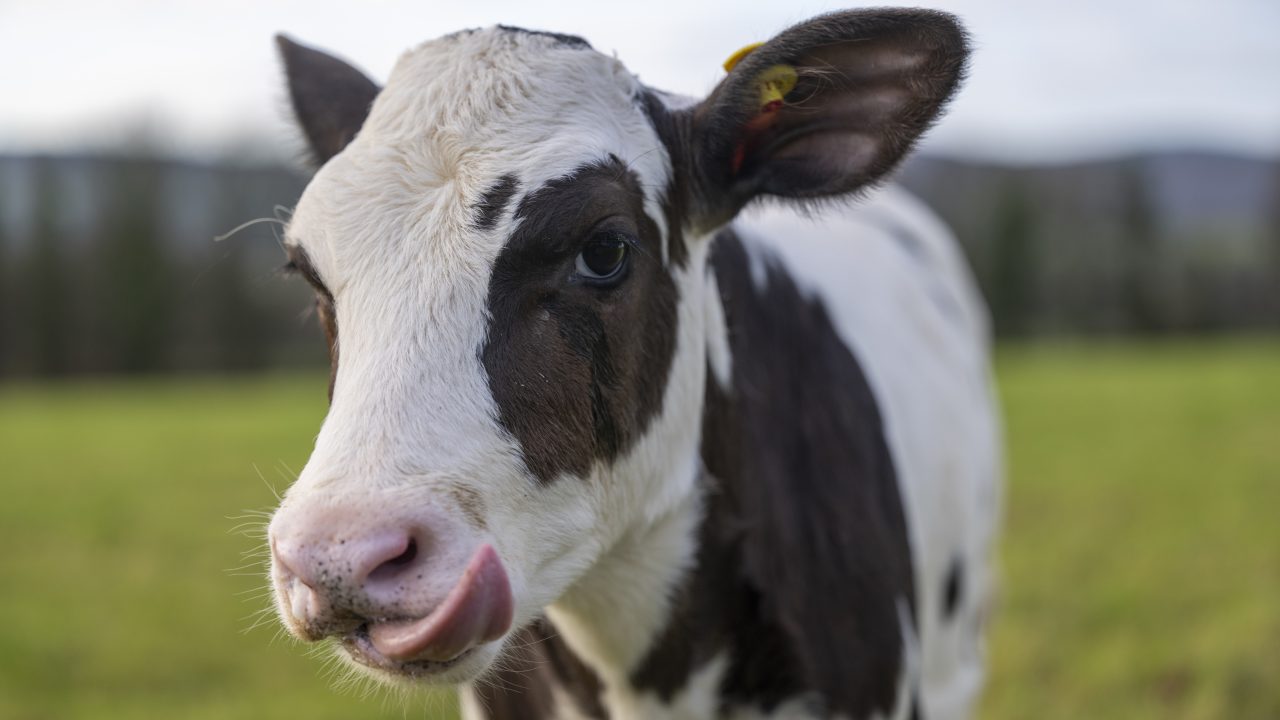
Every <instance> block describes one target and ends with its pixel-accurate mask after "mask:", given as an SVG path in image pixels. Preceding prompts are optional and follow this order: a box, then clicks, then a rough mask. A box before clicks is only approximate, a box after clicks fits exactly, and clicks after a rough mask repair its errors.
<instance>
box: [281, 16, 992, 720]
mask: <svg viewBox="0 0 1280 720" xmlns="http://www.w3.org/2000/svg"><path fill="white" fill-rule="evenodd" d="M280 46H281V50H282V52H283V56H284V61H285V66H286V69H287V74H288V77H289V84H290V92H291V98H292V101H293V105H294V109H295V111H296V114H297V116H298V119H299V121H300V124H301V127H302V129H303V131H304V133H305V135H306V136H307V138H308V140H309V141H310V144H311V146H312V148H313V150H314V152H315V154H316V156H317V159H318V161H319V162H320V163H321V167H320V169H319V171H318V172H317V173H316V175H315V177H314V179H312V180H311V183H310V184H309V185H308V187H307V189H306V191H305V192H304V193H303V195H302V198H301V199H300V200H299V202H298V206H297V209H296V211H295V212H294V214H293V217H292V220H291V221H290V223H289V225H288V229H287V232H286V242H285V245H286V249H287V252H288V255H289V258H290V267H291V268H293V269H295V270H296V271H297V272H298V273H300V274H301V275H302V276H303V277H305V278H306V280H307V281H309V282H310V283H311V284H312V285H313V286H314V287H315V290H316V293H317V296H318V301H317V302H318V306H319V316H320V318H321V320H322V322H323V325H324V329H325V331H326V334H327V336H328V341H329V349H330V354H331V360H332V376H331V381H330V387H329V393H330V408H329V413H328V416H327V417H326V419H325V421H324V424H323V426H322V428H321V429H320V433H319V435H318V437H317V439H316V446H315V450H314V452H313V454H312V456H311V459H310V461H309V462H308V463H307V465H306V467H305V469H304V470H303V471H302V473H301V475H300V476H299V478H298V480H297V482H296V483H295V484H294V485H293V487H292V488H290V489H289V491H288V493H287V495H286V497H285V498H284V501H283V502H282V503H281V505H280V508H279V510H278V511H277V512H276V514H275V516H274V518H273V519H272V521H271V524H270V528H269V539H270V545H271V555H272V564H271V577H272V582H273V584H274V588H275V596H276V598H277V603H278V609H279V613H280V616H281V618H282V620H283V621H284V624H285V625H286V626H287V627H288V628H289V630H290V631H291V632H292V633H293V634H294V635H296V636H297V637H299V638H302V639H304V640H308V641H319V640H323V639H326V638H332V639H334V640H336V645H337V646H338V647H339V653H340V654H341V655H342V657H344V658H345V659H346V660H348V661H349V662H350V663H351V664H352V665H353V666H355V667H357V668H360V669H363V670H365V671H367V672H369V673H371V674H373V675H374V676H376V677H378V678H381V679H385V680H401V681H421V682H424V683H442V684H459V685H462V686H464V687H463V696H462V697H463V705H464V708H465V709H466V711H467V713H468V716H469V717H521V718H525V717H532V718H541V717H552V716H573V717H580V716H587V717H610V718H630V717H635V718H656V717H664V716H665V717H688V718H691V717H735V718H736V717H740V718H763V717H786V718H793V717H842V718H929V719H930V720H937V719H945V718H958V717H963V716H965V715H967V714H968V712H969V711H970V709H971V708H972V706H973V703H974V699H975V697H976V694H977V691H978V689H979V685H980V683H981V676H982V659H981V645H982V642H981V625H982V619H983V614H984V608H985V606H986V604H987V597H988V592H989V584H990V578H989V572H990V571H989V569H988V552H989V550H990V546H991V543H992V539H993V534H994V527H995V524H996V523H995V518H996V505H997V498H998V483H997V477H998V474H999V470H998V466H997V465H998V463H997V457H998V449H997V437H996V436H997V432H996V422H995V418H994V413H993V410H992V403H991V398H990V394H989V387H988V365H987V349H986V346H987V324H986V319H985V316H984V311H983V309H982V306H981V302H980V300H979V299H978V297H977V295H976V293H975V292H974V289H973V286H972V284H971V281H970V278H969V275H968V274H967V271H966V268H965V265H964V262H963V260H962V258H961V256H960V254H959V253H958V251H957V249H956V247H955V245H954V243H953V242H952V240H951V239H950V238H949V237H948V235H947V233H946V231H945V229H944V228H942V227H941V226H940V225H939V223H938V222H937V221H936V220H934V219H933V218H932V217H931V216H930V215H929V214H928V212H927V211H926V210H925V209H924V208H923V207H921V206H920V205H918V204H917V203H916V202H915V201H914V200H913V199H911V198H910V197H908V196H907V195H905V194H904V193H902V192H901V191H899V190H896V189H892V188H886V189H882V190H879V191H874V192H873V191H871V190H870V189H869V188H871V187H872V185H873V184H875V183H876V182H877V181H878V180H881V179H882V178H884V177H885V175H886V173H888V172H889V171H890V170H891V169H892V168H893V167H894V166H895V165H896V164H897V163H898V162H899V160H900V159H901V158H902V157H903V155H904V154H905V153H906V152H907V151H908V150H909V148H910V147H911V145H912V144H913V142H914V141H915V140H916V138H917V137H918V136H919V135H920V134H921V133H922V132H923V131H924V130H925V129H926V128H927V127H928V126H929V125H930V124H931V123H932V122H933V121H934V119H935V118H936V117H937V116H938V114H939V112H940V110H941V108H942V107H943V106H944V105H945V104H946V102H947V101H948V99H949V98H950V97H951V95H952V94H953V92H954V91H955V89H956V87H957V84H958V83H959V81H960V77H961V75H962V73H963V69H964V66H965V60H966V54H967V50H966V43H965V36H964V33H963V31H962V30H961V29H960V28H959V27H958V25H957V24H956V22H955V20H954V19H953V18H952V17H950V16H948V15H945V14H942V13H937V12H929V11H920V10H883V9H882V10H870V11H860V12H844V13H836V14H831V15H825V16H822V17H819V18H816V19H814V20H811V21H809V22H805V23H802V24H800V25H797V26H795V27H792V28H790V29H788V30H786V31H784V32H783V33H781V34H780V35H778V36H777V37H775V38H773V39H772V40H770V41H768V42H766V43H763V44H762V45H760V46H759V47H756V48H755V49H754V50H752V51H749V52H745V53H740V54H739V55H738V56H736V57H735V58H734V62H731V63H729V65H730V67H731V69H730V70H729V72H728V75H727V76H726V77H725V78H724V80H723V81H722V82H721V83H720V84H719V85H718V86H717V87H716V88H715V89H714V90H713V91H712V93H711V95H710V97H708V98H707V99H705V100H703V101H701V102H696V101H692V100H688V99H685V98H681V97H676V96H672V95H669V94H666V93H663V92H660V91H658V90H654V89H652V88H650V87H647V86H645V85H644V84H642V83H641V82H640V81H639V80H638V79H637V78H636V77H635V76H634V75H632V74H631V73H629V72H628V71H627V70H626V69H625V68H624V67H623V66H622V64H621V63H620V62H619V61H618V60H616V59H615V58H614V57H612V56H610V55H607V54H602V53H599V52H596V51H595V50H593V49H592V48H591V46H590V45H589V44H588V43H587V42H586V41H584V40H582V39H580V38H577V37H573V36H567V35H557V34H551V33H544V32H533V31H528V30H521V29H518V28H509V27H496V28H490V29H485V30H471V31H463V32H459V33H455V34H453V35H449V36H446V37H443V38H441V39H439V40H435V41H432V42H428V43H425V44H423V45H422V46H420V47H418V48H417V49H415V50H411V51H409V52H407V53H405V54H404V55H403V56H402V57H401V58H400V60H399V62H398V63H397V64H396V67H395V69H394V70H393V72H392V74H391V77H390V79H389V81H388V82H387V85H386V87H385V88H379V87H378V86H377V85H375V84H374V83H373V82H371V81H370V80H368V79H367V78H366V77H364V76H363V75H362V74H361V73H360V72H359V71H357V70H355V69H353V68H352V67H350V66H348V65H346V64H345V63H343V62H342V61H340V60H337V59H335V58H333V57H330V56H328V55H324V54H322V53H320V52H317V51H315V50H311V49H308V48H305V47H303V46H301V45H298V44H295V43H293V42H291V41H289V40H287V39H284V38H281V39H280ZM854 196H861V199H860V201H858V202H856V203H855V202H853V201H852V198H853V197H854ZM760 200H772V201H774V202H771V203H768V204H765V203H761V202H757V201H760ZM832 201H840V202H832Z"/></svg>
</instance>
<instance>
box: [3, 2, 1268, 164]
mask: <svg viewBox="0 0 1280 720" xmlns="http://www.w3.org/2000/svg"><path fill="white" fill-rule="evenodd" d="M873 4H877V5H881V4H906V5H927V6H930V7H934V8H938V9H943V10H948V11H950V12H953V13H956V14H957V15H959V16H960V17H961V19H962V20H963V21H964V22H965V24H966V25H967V27H968V29H969V31H970V33H971V34H972V36H973V39H974V47H975V55H974V58H973V62H972V65H971V70H970V78H969V81H968V83H967V84H966V86H965V87H964V89H963V90H962V91H961V94H960V96H959V98H958V99H957V100H956V102H955V103H953V105H952V106H951V110H950V113H949V115H948V116H947V118H946V119H945V120H944V121H943V122H942V123H941V124H940V125H939V126H938V127H937V128H935V129H934V131H932V133H931V134H930V136H929V137H928V138H927V140H926V143H925V147H926V149H927V150H930V151H933V152H935V153H941V154H948V155H955V156H961V157H970V158H980V159H990V160H998V161H1008V162H1020V161H1025V162H1044V161H1070V160H1075V159H1084V158H1090V157H1101V156H1107V155H1113V154H1122V153H1129V152H1133V151H1139V150H1150V149H1169V148H1188V147H1190V148H1200V149H1214V150H1225V151H1230V152H1240V153H1251V154H1265V155H1270V156H1280V0H1072V1H1070V2H1067V1H1065V0H932V2H930V1H929V0H920V1H919V2H916V3H893V2H888V3H885V2H875V3H873ZM840 7H842V5H841V4H835V3H829V2H820V1H816V0H778V1H776V2H747V1H744V0H739V2H692V1H690V0H685V2H672V1H668V0H640V1H639V2H635V1H633V2H629V3H610V2H606V1H605V0H593V1H585V0H561V1H560V2H534V1H533V0H524V1H523V2H512V1H508V0H498V1H493V2H489V1H486V0H469V1H465V2H441V1H440V0H413V1H405V0H365V1H364V2H337V1H335V0H308V1H307V2H293V1H287V2H285V1H282V2H272V1H270V0H258V1H256V2H251V1H247V0H220V1H219V2H208V1H207V0H167V1H165V2H154V1H143V0H109V1H102V0H94V1H89V2H76V1H72V0H0V68H3V70H2V71H0V152H9V153H26V152H73V151H77V150H82V149H98V150H101V149H119V148H121V147H125V148H127V147H130V146H131V145H141V144H144V143H145V144H148V145H150V146H151V147H153V148H156V147H158V148H159V149H160V150H161V151H162V152H166V153H170V154H174V155H178V156H186V157H193V158H210V157H218V156H223V155H253V154H265V155H266V156H267V157H279V158H285V157H294V156H296V155H297V153H298V150H299V146H298V140H297V133H296V131H295V130H293V128H292V127H291V124H290V118H289V114H288V109H287V100H286V96H285V94H284V90H283V87H282V85H281V73H280V70H279V64H278V62H277V60H276V57H275V55H274V44H273V43H272V36H273V35H274V34H275V33H276V32H279V31H284V32H287V33H289V34H290V35H291V36H293V37H294V38H296V39H298V40H300V41H302V42H305V43H307V44H312V45H317V46H320V47H323V48H325V49H328V50H330V51H333V52H335V53H336V54H339V55H341V56H343V57H345V58H347V59H349V60H351V61H353V62H354V63H355V64H356V65H357V66H358V67H360V68H362V69H364V70H365V71H366V72H367V73H368V74H369V75H370V76H371V77H373V78H374V79H375V80H378V81H380V82H381V81H383V80H385V79H386V77H387V75H388V74H389V72H390V70H391V67H392V66H393V64H394V63H395V60H396V58H397V57H398V56H399V54H400V53H401V52H403V51H404V50H406V49H409V48H411V47H413V46H414V45H416V44H418V43H420V42H422V41H424V40H428V39H431V38H434V37H438V36H440V35H443V34H445V33H448V32H451V31H454V30H458V29H461V28H467V27H478V26H485V25H492V24H495V23H504V24H509V25H520V26H524V27H529V28H536V29H545V30H553V31H557V32H567V33H573V34H578V35H581V36H583V37H585V38H586V39H587V40H589V41H590V42H591V43H592V45H593V46H594V47H595V48H596V49H597V50H600V51H603V52H609V53H615V54H616V55H617V56H618V57H619V58H621V59H622V60H623V62H625V63H626V65H627V66H628V67H629V68H630V69H631V70H632V71H633V72H635V73H636V74H638V75H639V76H640V77H641V78H642V79H643V80H644V81H645V82H647V83H648V84H650V85H652V86H655V87H659V88H663V89H667V90H671V91H675V92H681V93H684V94H689V95H703V94H705V93H706V92H707V91H708V90H709V89H710V88H711V87H713V86H714V85H715V83H716V82H717V81H718V80H719V79H720V78H721V77H722V76H723V71H722V70H721V69H720V63H721V62H722V61H723V60H724V58H725V57H727V56H728V55H729V54H730V53H732V52H733V51H734V50H736V49H737V48H739V47H741V46H742V45H745V44H747V43H749V42H753V41H757V40H764V39H767V38H768V37H770V36H771V35H773V34H774V33H776V32H778V31H779V30H781V29H783V28H785V27H787V26H788V25H790V24H792V23H795V22H799V21H801V20H804V19H806V18H808V17H811V16H813V15H816V14H819V13H821V12H824V11H828V10H832V9H837V8H840Z"/></svg>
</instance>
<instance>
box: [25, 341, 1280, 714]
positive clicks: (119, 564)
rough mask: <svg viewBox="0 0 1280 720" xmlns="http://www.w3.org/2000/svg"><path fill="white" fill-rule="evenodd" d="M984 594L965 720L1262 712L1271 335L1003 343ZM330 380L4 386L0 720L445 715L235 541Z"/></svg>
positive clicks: (302, 438) (1270, 490)
mask: <svg viewBox="0 0 1280 720" xmlns="http://www.w3.org/2000/svg"><path fill="white" fill-rule="evenodd" d="M999 371H1000V378H1001V390H1002V395H1003V399H1004V403H1005V406H1006V412H1007V419H1006V423H1007V433H1008V436H1009V441H1010V459H1009V463H1010V473H1011V476H1010V487H1009V490H1008V496H1007V503H1006V516H1007V520H1006V525H1007V527H1006V530H1007V532H1006V534H1005V539H1004V542H1003V552H1002V554H1003V567H1004V582H1003V592H1002V603H1001V607H1000V610H999V613H998V616H997V621H996V624H995V627H994V633H993V635H992V645H991V659H992V673H991V679H990V683H989V691H988V692H987V695H986V702H985V706H984V712H983V714H982V717H985V718H996V719H1004V718H1009V719H1015V718H1016V719H1017V720H1028V719H1030V720H1055V719H1058V718H1061V719H1064V720H1065V719H1068V718H1070V719H1071V720H1080V719H1082V718H1088V719H1089V720H1105V719H1108V718H1116V719H1119V718H1124V719H1125V720H1133V719H1139V720H1141V719H1144V718H1161V719H1162V720H1165V719H1181V718H1205V719H1208V718H1232V719H1233V720H1249V719H1254V718H1257V719H1266V718H1280V342H1275V341H1270V342H1264V341H1233V342H1229V343H1215V344H1202V345H1195V344H1153V345H1132V344H1126V345H1107V346H1099V345H1082V346H1043V347H1042V346H1028V347H1017V348H1006V349H1004V350H1002V352H1001V355H1000V362H999ZM323 413H324V380H323V379H322V378H320V377H306V378H292V377H290V378H260V379H234V380H201V381H191V380H184V381H112V382H100V383H76V384H68V385H60V386H12V385H11V386H0V543H3V549H0V617H3V619H4V622H3V624H0V718H14V719H26V718H157V717H174V718H178V717H181V718H241V717H246V718H247V717H254V718H296V717H307V718H313V719H319V718H349V717H382V716H385V717H394V718H400V717H411V718H413V717H435V716H438V715H439V716H445V717H448V716H449V715H451V713H452V710H451V706H450V704H449V702H448V700H447V698H445V699H439V698H438V699H436V700H435V701H434V702H433V703H431V704H430V705H429V704H428V703H427V702H426V701H425V700H422V699H413V700H410V701H408V703H407V704H405V703H404V702H401V701H397V700H386V699H384V698H383V695H382V694H381V693H378V694H375V695H374V696H373V697H372V698H367V699H362V698H361V697H359V694H358V693H354V692H351V691H346V692H334V691H333V690H332V689H331V685H332V684H333V683H332V680H331V679H330V678H327V677H325V675H324V673H323V671H322V666H323V663H322V662H321V661H320V660H318V659H316V658H310V657H307V656H306V655H305V653H304V652H303V651H302V649H301V648H299V647H297V646H295V645H294V644H292V643H291V642H289V641H286V640H281V639H276V640H273V636H274V635H275V634H276V626H275V624H274V623H272V622H267V623H265V624H264V625H262V626H260V627H257V628H254V629H249V628H250V626H251V625H252V622H253V620H252V618H251V617H250V616H251V615H252V614H253V613H254V612H255V611H256V610H259V609H261V608H263V607H265V606H266V604H267V601H266V599H265V598H262V597H255V596H254V594H255V592H256V591H257V590H259V589H260V588H261V587H262V585H263V583H262V580H261V578H260V577H259V576H257V575H256V573H255V572H253V571H252V570H251V571H250V572H249V574H247V575H245V574H236V573H235V572H232V571H231V570H232V569H233V568H236V567H238V566H241V565H243V564H244V561H243V560H242V559H241V554H242V553H245V552H252V551H254V550H255V549H257V547H258V543H257V541H256V540H254V539H252V538H250V537H245V536H244V535H241V534H238V533H236V532H234V531H233V528H234V527H235V526H236V525H237V524H238V523H239V522H240V521H239V520H235V519H232V518H235V517H236V516H240V515H242V514H243V513H244V511H245V510H258V509H267V508H270V507H271V506H272V505H273V503H274V497H273V494H272V489H271V488H273V487H274V488H276V489H281V488H283V487H284V486H285V485H286V484H287V482H288V479H289V478H290V477H291V473H292V472H293V471H295V470H297V469H298V468H300V467H301V466H302V464H303V462H304V460H305V458H306V455H307V451H308V448H309V445H310V442H311V438H312V436H313V435H314V433H315V430H316V428H317V426H318V424H319V420H320V418H321V417H322V416H323Z"/></svg>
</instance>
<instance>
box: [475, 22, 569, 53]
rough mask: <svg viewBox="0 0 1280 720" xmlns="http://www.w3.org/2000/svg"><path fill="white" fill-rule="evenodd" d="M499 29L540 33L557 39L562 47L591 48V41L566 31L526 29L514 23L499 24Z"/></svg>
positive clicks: (527, 33) (531, 33)
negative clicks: (565, 32) (513, 24)
mask: <svg viewBox="0 0 1280 720" xmlns="http://www.w3.org/2000/svg"><path fill="white" fill-rule="evenodd" d="M498 29H499V30H506V31H507V32H514V33H524V34H525V35H538V36H540V37H545V38H551V39H552V40H555V41H556V45H558V46H561V47H567V48H572V49H574V50H591V49H592V48H591V43H589V42H587V41H586V40H584V39H582V38H580V37H578V36H577V35H565V34H564V33H555V32H547V31H546V30H526V29H525V28H522V27H514V26H512V25H499V26H498Z"/></svg>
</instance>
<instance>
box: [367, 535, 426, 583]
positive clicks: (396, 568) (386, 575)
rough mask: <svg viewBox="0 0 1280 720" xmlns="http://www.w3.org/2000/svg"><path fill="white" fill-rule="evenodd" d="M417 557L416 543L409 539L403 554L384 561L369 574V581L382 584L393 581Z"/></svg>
mask: <svg viewBox="0 0 1280 720" xmlns="http://www.w3.org/2000/svg"><path fill="white" fill-rule="evenodd" d="M417 557H418V541H417V540H415V539H414V538H412V537H410V538H409V542H408V543H406V544H405V546H404V552H401V553H400V554H399V555H396V556H395V557H393V558H391V559H389V560H386V561H385V562H383V563H382V564H381V565H379V566H378V567H376V568H374V569H373V572H370V573H369V577H368V579H369V581H371V582H375V583H377V582H384V581H387V580H392V579H394V578H395V577H396V576H397V575H399V574H400V573H401V572H403V571H404V569H405V568H407V567H409V566H410V565H412V564H413V561H414V559H415V558H417Z"/></svg>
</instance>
